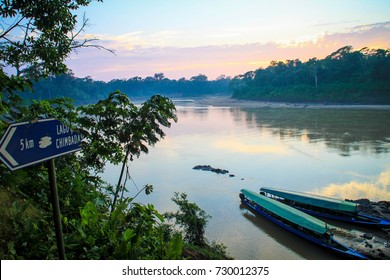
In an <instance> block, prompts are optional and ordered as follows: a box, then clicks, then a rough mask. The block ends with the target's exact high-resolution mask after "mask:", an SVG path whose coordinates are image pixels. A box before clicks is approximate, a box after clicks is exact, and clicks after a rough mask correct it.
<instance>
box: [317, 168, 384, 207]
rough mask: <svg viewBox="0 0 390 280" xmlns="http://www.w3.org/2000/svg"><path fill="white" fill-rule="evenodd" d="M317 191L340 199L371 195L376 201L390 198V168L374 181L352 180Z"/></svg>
mask: <svg viewBox="0 0 390 280" xmlns="http://www.w3.org/2000/svg"><path fill="white" fill-rule="evenodd" d="M315 193H316V194H319V195H323V196H328V197H335V198H340V199H345V198H349V199H359V198H367V197H370V198H371V199H372V200H374V201H379V200H390V170H386V171H384V172H382V173H381V174H380V175H379V177H378V178H377V179H376V180H375V181H374V182H357V181H351V182H347V183H343V184H330V185H328V186H326V187H324V188H322V189H320V190H318V191H315Z"/></svg>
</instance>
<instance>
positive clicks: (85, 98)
mask: <svg viewBox="0 0 390 280" xmlns="http://www.w3.org/2000/svg"><path fill="white" fill-rule="evenodd" d="M229 82H230V77H226V76H224V75H221V76H220V77H218V78H217V79H216V80H213V81H209V80H208V78H207V76H206V75H203V74H199V75H197V76H194V77H192V78H190V79H189V80H187V79H185V78H181V79H179V80H170V79H168V78H166V77H165V76H164V74H163V73H156V74H155V75H154V76H153V77H146V78H141V77H133V78H130V79H123V80H118V79H115V80H111V81H109V82H103V81H95V80H93V79H92V78H91V77H86V78H77V77H75V76H74V75H73V73H72V72H69V73H68V74H62V75H59V76H52V77H49V78H46V79H42V80H39V81H38V82H36V83H34V85H33V89H32V91H30V92H26V93H25V94H26V95H27V98H29V99H51V98H56V97H63V96H66V97H70V98H72V99H73V100H74V102H75V104H88V103H95V102H96V101H98V100H100V99H103V98H106V97H107V96H108V94H109V93H110V92H114V91H116V90H120V91H122V92H123V93H125V94H127V95H128V96H129V97H130V98H131V99H132V100H144V99H146V98H149V97H150V96H152V95H154V94H162V95H165V96H167V97H171V98H174V97H198V96H203V95H206V94H227V93H228V90H229V89H228V88H229Z"/></svg>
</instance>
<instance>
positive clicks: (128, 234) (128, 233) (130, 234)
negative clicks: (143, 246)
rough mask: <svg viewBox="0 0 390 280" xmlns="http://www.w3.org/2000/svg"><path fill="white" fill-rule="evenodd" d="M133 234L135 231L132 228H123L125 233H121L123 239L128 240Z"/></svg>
mask: <svg viewBox="0 0 390 280" xmlns="http://www.w3.org/2000/svg"><path fill="white" fill-rule="evenodd" d="M134 236H135V232H134V231H133V230H132V229H130V228H128V229H126V230H125V233H124V234H123V239H124V240H125V241H129V240H130V239H132V238H133V237H134Z"/></svg>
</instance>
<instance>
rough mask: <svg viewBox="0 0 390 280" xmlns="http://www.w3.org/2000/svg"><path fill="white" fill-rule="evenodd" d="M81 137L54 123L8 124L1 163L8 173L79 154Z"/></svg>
mask: <svg viewBox="0 0 390 280" xmlns="http://www.w3.org/2000/svg"><path fill="white" fill-rule="evenodd" d="M81 140H82V136H81V134H79V133H76V132H74V131H72V130H71V129H70V128H69V127H67V126H65V125H63V124H62V123H61V122H60V121H58V120H56V119H44V120H38V121H36V122H20V123H13V124H11V125H10V126H9V127H8V128H7V130H6V131H5V133H4V135H3V137H2V139H1V141H0V160H1V161H2V162H3V163H4V164H5V165H6V166H7V167H8V168H9V169H11V170H17V169H20V168H23V167H26V166H30V165H33V164H36V163H39V162H43V161H47V160H49V159H52V158H55V157H59V156H62V155H65V154H69V153H73V152H75V151H78V150H80V143H81Z"/></svg>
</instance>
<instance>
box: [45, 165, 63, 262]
mask: <svg viewBox="0 0 390 280" xmlns="http://www.w3.org/2000/svg"><path fill="white" fill-rule="evenodd" d="M47 165H48V169H49V183H50V197H51V204H52V207H53V219H54V226H55V231H56V239H57V249H58V258H59V259H60V260H65V245H64V237H63V235H62V224H61V214H60V203H59V200H58V191H57V180H56V169H55V164H54V159H51V160H49V161H48V162H47Z"/></svg>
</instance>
